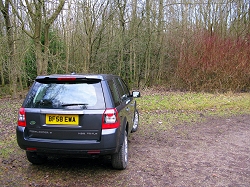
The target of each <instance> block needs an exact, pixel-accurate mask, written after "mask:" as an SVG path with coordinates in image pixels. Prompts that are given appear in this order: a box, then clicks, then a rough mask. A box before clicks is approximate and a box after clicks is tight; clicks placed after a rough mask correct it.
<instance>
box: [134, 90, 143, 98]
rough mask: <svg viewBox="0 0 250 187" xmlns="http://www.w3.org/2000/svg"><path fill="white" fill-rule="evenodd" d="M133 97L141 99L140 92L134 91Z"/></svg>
mask: <svg viewBox="0 0 250 187" xmlns="http://www.w3.org/2000/svg"><path fill="white" fill-rule="evenodd" d="M132 95H133V97H141V94H140V92H138V91H133V92H132Z"/></svg>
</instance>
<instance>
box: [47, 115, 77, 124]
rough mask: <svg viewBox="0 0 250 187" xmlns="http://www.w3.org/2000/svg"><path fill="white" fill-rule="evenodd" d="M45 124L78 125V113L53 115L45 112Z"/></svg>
mask: <svg viewBox="0 0 250 187" xmlns="http://www.w3.org/2000/svg"><path fill="white" fill-rule="evenodd" d="M46 124H49V125H52V124H53V125H78V124H79V118H78V115H68V114H67V115H54V114H46Z"/></svg>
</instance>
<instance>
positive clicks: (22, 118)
mask: <svg viewBox="0 0 250 187" xmlns="http://www.w3.org/2000/svg"><path fill="white" fill-rule="evenodd" d="M17 124H18V126H22V127H26V119H25V109H24V108H20V110H19V113H18V122H17Z"/></svg>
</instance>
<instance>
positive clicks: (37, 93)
mask: <svg viewBox="0 0 250 187" xmlns="http://www.w3.org/2000/svg"><path fill="white" fill-rule="evenodd" d="M58 77H59V78H60V79H58ZM72 78H73V79H72ZM117 84H120V85H117ZM110 85H112V87H113V88H112V89H113V90H112V89H111V88H110ZM82 86H83V87H84V88H82ZM118 87H119V88H118ZM74 89H75V90H74ZM72 90H73V91H72ZM112 91H113V92H112ZM114 92H115V93H114ZM82 93H84V94H85V95H84V96H82V95H83V94H82ZM124 93H126V94H124ZM88 94H89V95H88ZM114 94H115V95H116V96H117V99H116V101H115V99H114V98H113V95H114ZM85 96H86V98H84V97H85ZM87 96H88V97H87ZM78 97H79V99H80V100H79V103H78ZM82 97H83V98H82ZM81 99H82V100H81ZM84 99H85V100H84ZM88 102H89V103H88ZM91 102H92V103H91ZM22 108H23V109H24V111H25V119H26V121H25V122H26V126H25V127H23V126H17V128H16V136H17V142H18V145H19V146H20V148H22V149H24V150H26V151H35V152H37V153H38V154H45V155H50V154H66V155H67V154H70V155H71V154H74V155H75V154H76V155H78V156H84V155H89V154H98V155H103V154H114V153H117V152H118V151H119V149H120V147H121V146H122V144H123V141H124V135H125V131H127V133H128V134H130V132H131V130H132V126H133V117H134V112H135V109H136V101H135V100H134V99H133V96H132V95H131V94H130V92H129V90H128V89H127V86H126V85H125V83H124V82H123V81H122V80H121V79H120V77H118V76H114V75H48V76H38V77H37V78H36V81H35V82H34V84H33V86H32V87H31V89H30V91H29V92H28V94H27V96H26V98H25V100H24V102H23V104H22ZM106 109H115V110H116V111H117V112H118V116H119V120H120V125H119V127H117V128H113V129H102V122H103V116H104V112H105V110H106ZM60 120H62V121H60Z"/></svg>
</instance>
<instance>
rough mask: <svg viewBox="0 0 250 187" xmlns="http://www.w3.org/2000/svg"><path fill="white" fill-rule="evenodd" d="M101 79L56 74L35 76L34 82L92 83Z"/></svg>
mask: <svg viewBox="0 0 250 187" xmlns="http://www.w3.org/2000/svg"><path fill="white" fill-rule="evenodd" d="M100 81H101V79H98V78H87V77H82V76H70V75H69V76H58V77H54V76H52V77H50V76H39V77H37V78H36V82H39V83H44V84H49V83H57V84H63V83H71V84H74V83H88V84H94V83H98V82H100Z"/></svg>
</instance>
